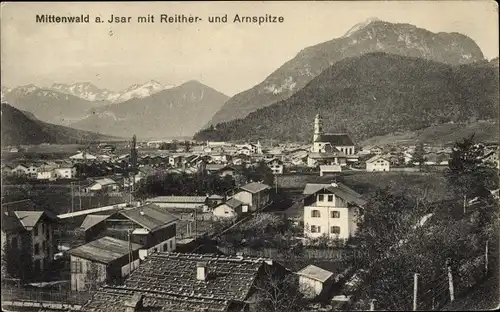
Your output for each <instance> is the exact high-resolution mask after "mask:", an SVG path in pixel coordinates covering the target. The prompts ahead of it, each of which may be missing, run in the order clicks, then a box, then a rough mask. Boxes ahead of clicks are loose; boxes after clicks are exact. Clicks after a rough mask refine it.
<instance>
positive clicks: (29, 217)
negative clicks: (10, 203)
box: [14, 211, 44, 230]
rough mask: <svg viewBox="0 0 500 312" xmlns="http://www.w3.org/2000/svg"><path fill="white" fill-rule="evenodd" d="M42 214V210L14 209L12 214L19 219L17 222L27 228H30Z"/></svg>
mask: <svg viewBox="0 0 500 312" xmlns="http://www.w3.org/2000/svg"><path fill="white" fill-rule="evenodd" d="M43 214H44V212H43V211H15V212H14V215H15V216H16V217H17V218H18V219H19V222H21V224H22V225H23V227H24V228H25V229H27V230H31V229H32V228H34V227H35V225H36V224H37V223H38V220H40V218H41V217H42V215H43Z"/></svg>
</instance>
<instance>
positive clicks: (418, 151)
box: [412, 142, 425, 169]
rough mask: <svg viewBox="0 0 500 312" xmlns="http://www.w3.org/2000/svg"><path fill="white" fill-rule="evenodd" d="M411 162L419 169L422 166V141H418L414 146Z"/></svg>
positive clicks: (423, 155) (423, 152)
mask: <svg viewBox="0 0 500 312" xmlns="http://www.w3.org/2000/svg"><path fill="white" fill-rule="evenodd" d="M412 162H413V163H414V164H417V165H418V166H419V168H420V169H422V167H423V166H424V163H425V150H424V144H423V143H422V142H420V143H418V144H417V146H416V147H415V152H414V153H413V159H412Z"/></svg>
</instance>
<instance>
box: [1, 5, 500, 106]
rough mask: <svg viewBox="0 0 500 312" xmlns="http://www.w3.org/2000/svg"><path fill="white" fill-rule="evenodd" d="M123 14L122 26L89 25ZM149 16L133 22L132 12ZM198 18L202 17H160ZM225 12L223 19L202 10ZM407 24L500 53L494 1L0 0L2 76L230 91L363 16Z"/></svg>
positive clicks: (14, 82) (6, 79) (12, 81)
mask: <svg viewBox="0 0 500 312" xmlns="http://www.w3.org/2000/svg"><path fill="white" fill-rule="evenodd" d="M37 14H40V15H41V14H53V15H59V16H77V15H81V14H84V15H86V14H89V15H90V19H91V23H89V24H56V23H52V24H49V23H46V24H42V23H36V20H35V17H36V15H37ZM111 14H113V15H115V16H131V17H132V19H131V22H130V23H125V24H115V23H113V24H110V23H107V22H104V23H94V19H95V17H96V16H101V17H102V18H103V19H104V20H106V21H107V20H108V19H109V17H110V16H111ZM148 14H153V15H155V18H156V20H155V23H149V24H139V23H137V17H138V16H147V15H148ZM160 14H167V15H174V14H185V15H192V16H199V17H201V18H202V22H200V23H193V24H166V23H160V22H159V15H160ZM224 14H227V15H228V19H229V21H228V23H225V24H211V23H208V20H207V18H208V16H213V15H224ZM235 14H239V15H240V16H264V15H265V14H271V15H274V16H283V18H284V22H283V23H272V24H262V25H260V26H259V25H256V24H238V23H232V19H233V17H234V15H235ZM373 17H376V18H379V19H381V20H384V21H388V22H392V23H410V24H413V25H415V26H417V27H420V28H425V29H427V30H430V31H432V32H459V33H463V34H465V35H467V36H469V37H471V38H472V39H473V40H474V41H475V42H476V43H477V44H478V45H479V47H480V48H481V50H482V51H483V54H484V55H485V57H486V58H487V59H491V58H494V57H497V56H498V51H499V39H498V5H497V4H496V2H494V1H481V0H478V1H429V2H426V1H415V2H413V1H397V2H396V1H367V2H364V1H356V2H349V1H346V2H340V1H335V2H307V1H304V2H295V1H294V2H287V1H282V2H260V1H248V2H209V3H203V2H184V3H181V2H141V3H139V2H135V3H132V2H122V3H119V2H118V3H117V2H107V3H106V2H104V3H102V2H93V3H92V2H87V3H83V2H82V3H78V2H71V3H64V2H57V3H29V2H28V3H27V2H24V3H8V2H7V3H5V2H2V6H1V65H2V66H1V78H2V84H3V85H5V86H8V87H16V86H20V85H27V84H35V85H37V86H40V87H48V86H51V85H52V84H53V83H68V84H71V83H76V82H91V83H93V84H95V85H96V86H98V87H100V88H108V89H110V90H115V91H119V90H123V89H125V88H127V87H129V86H130V85H132V84H136V83H144V82H146V81H149V80H156V81H159V82H161V83H163V84H175V85H179V84H181V83H183V82H185V81H188V80H193V79H194V80H198V81H200V82H202V83H204V84H206V85H208V86H210V87H212V88H214V89H216V90H218V91H220V92H223V93H225V94H226V95H228V96H232V95H234V94H237V93H239V92H241V91H244V90H246V89H249V88H251V87H253V86H254V85H256V84H258V83H260V82H261V81H263V80H264V79H265V78H266V77H267V76H269V75H270V74H271V73H272V72H273V71H274V70H276V69H277V68H279V67H280V66H281V65H283V63H285V62H286V61H288V60H290V59H292V58H293V57H294V56H295V55H296V54H297V53H298V52H299V51H301V50H302V49H304V48H306V47H308V46H311V45H315V44H318V43H321V42H325V41H328V40H331V39H334V38H338V37H341V36H343V35H344V34H345V33H346V32H347V31H348V30H349V29H350V28H352V27H353V26H354V25H355V24H357V23H360V22H363V21H365V20H367V19H368V18H373Z"/></svg>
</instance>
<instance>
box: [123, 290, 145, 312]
mask: <svg viewBox="0 0 500 312" xmlns="http://www.w3.org/2000/svg"><path fill="white" fill-rule="evenodd" d="M143 299H144V297H143V295H141V294H139V293H134V295H133V296H132V298H130V299H129V300H127V301H125V312H136V311H138V310H139V309H141V308H142V307H143V305H142V300H143Z"/></svg>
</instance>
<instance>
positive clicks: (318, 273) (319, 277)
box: [297, 264, 333, 283]
mask: <svg viewBox="0 0 500 312" xmlns="http://www.w3.org/2000/svg"><path fill="white" fill-rule="evenodd" d="M297 274H298V275H301V276H305V277H308V278H310V279H313V280H316V281H319V282H321V283H324V282H326V281H327V280H328V279H329V278H330V277H332V276H333V273H332V272H330V271H327V270H323V269H322V268H320V267H317V266H315V265H312V264H311V265H308V266H306V267H305V268H303V269H302V270H300V271H299V272H297Z"/></svg>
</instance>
